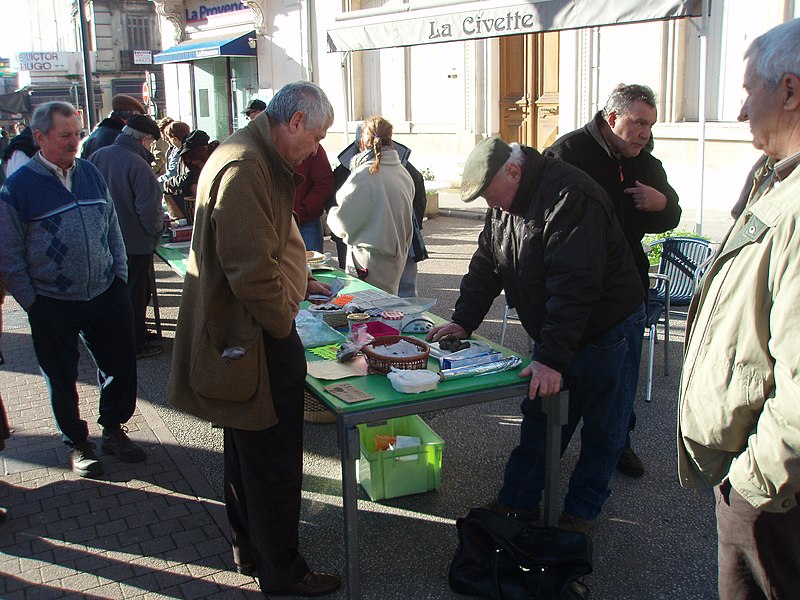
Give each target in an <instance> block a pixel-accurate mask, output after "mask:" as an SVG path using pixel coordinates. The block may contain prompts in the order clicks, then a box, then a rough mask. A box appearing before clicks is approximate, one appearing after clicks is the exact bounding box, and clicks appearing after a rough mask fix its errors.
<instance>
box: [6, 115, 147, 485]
mask: <svg viewBox="0 0 800 600" xmlns="http://www.w3.org/2000/svg"><path fill="white" fill-rule="evenodd" d="M31 128H32V129H33V135H34V138H35V140H36V143H37V144H38V145H39V147H40V148H41V150H40V151H39V152H37V153H36V155H35V156H34V157H33V159H31V160H30V161H29V162H28V163H27V164H25V165H24V166H23V167H21V168H20V169H19V170H17V171H16V172H15V173H14V174H13V175H12V176H11V177H9V178H8V180H6V182H5V185H3V188H2V189H0V239H2V244H0V275H2V277H3V278H4V279H5V282H6V287H7V288H8V291H9V292H11V293H12V294H13V296H14V298H15V299H16V300H17V302H19V304H20V305H21V306H22V308H23V309H24V310H25V311H26V312H27V313H28V321H29V322H30V326H31V336H32V338H33V346H34V349H35V351H36V357H37V359H38V361H39V366H40V368H41V370H42V374H43V375H44V377H45V380H46V382H47V386H48V388H49V389H50V399H51V404H52V406H53V412H54V414H55V418H56V423H57V425H58V427H59V429H60V430H61V433H62V434H63V436H64V442H65V443H66V444H67V445H68V446H69V447H70V448H71V453H70V460H71V463H72V469H73V471H74V472H75V473H76V474H78V475H80V476H81V477H93V476H97V475H100V474H102V472H103V465H102V463H100V461H98V459H97V457H96V456H95V453H94V449H93V444H92V443H90V442H89V440H88V438H89V429H88V426H87V423H86V421H84V420H82V419H81V418H80V412H79V409H78V392H77V388H76V381H77V377H78V358H79V354H78V347H77V341H78V337H79V336H80V338H81V339H82V340H83V342H84V344H85V345H86V348H87V349H88V350H89V352H90V354H91V355H92V358H93V359H94V361H95V363H96V365H97V373H98V382H99V384H100V417H99V419H98V423H100V425H101V426H102V427H103V437H102V445H101V447H102V449H103V451H104V452H106V453H108V454H115V455H116V456H117V457H118V458H119V459H120V460H123V461H125V462H138V461H142V460H144V458H145V451H144V449H143V448H141V447H140V446H139V445H137V444H135V443H134V442H132V441H131V440H130V438H128V436H127V434H126V430H125V429H124V428H123V427H122V424H123V423H126V422H127V421H128V420H129V419H130V418H131V416H132V415H133V412H134V410H135V408H136V355H135V348H134V339H133V311H132V309H131V303H130V300H129V298H128V292H127V287H126V281H127V277H128V269H127V266H126V260H125V244H124V242H123V240H122V234H121V233H120V229H119V224H118V222H117V215H116V212H115V211H114V204H113V202H112V201H111V198H110V195H109V193H108V187H107V186H106V183H105V181H104V180H103V176H102V175H101V174H100V172H99V171H98V170H97V168H96V167H95V166H94V165H92V164H91V163H90V162H88V161H85V160H82V159H78V158H76V154H77V152H78V141H79V135H80V130H81V124H80V120H79V118H78V115H77V112H76V111H75V108H74V107H73V106H72V105H71V104H68V103H66V102H48V103H46V104H42V105H40V106H39V107H37V109H36V111H35V112H34V113H33V118H32V119H31Z"/></svg>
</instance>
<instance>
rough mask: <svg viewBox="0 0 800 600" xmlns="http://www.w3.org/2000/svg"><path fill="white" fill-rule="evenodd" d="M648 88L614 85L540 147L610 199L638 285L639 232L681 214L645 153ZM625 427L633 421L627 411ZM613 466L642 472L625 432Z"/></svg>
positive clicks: (650, 113)
mask: <svg viewBox="0 0 800 600" xmlns="http://www.w3.org/2000/svg"><path fill="white" fill-rule="evenodd" d="M656 116H657V112H656V101H655V96H654V95H653V90H651V89H650V88H649V87H646V86H643V85H620V86H617V88H616V89H615V90H614V91H613V92H612V94H611V96H609V98H608V101H607V102H606V105H605V107H604V108H603V110H602V111H600V112H598V113H597V114H596V115H595V116H594V119H592V120H591V121H590V122H589V123H587V124H586V126H584V127H583V128H581V129H578V130H576V131H573V132H572V133H568V134H566V135H564V136H562V137H561V138H559V139H558V140H556V142H555V143H554V144H553V145H552V146H550V147H549V148H547V149H546V150H545V151H544V155H545V156H554V157H556V158H560V159H561V160H565V161H567V162H568V163H570V164H571V165H575V166H576V167H578V168H579V169H581V170H582V171H585V172H586V173H588V174H589V176H591V178H592V179H594V180H595V181H596V182H597V183H599V184H600V186H601V187H602V188H603V189H604V190H605V191H606V193H608V195H609V196H610V197H611V202H612V204H613V206H614V214H615V215H616V216H617V219H619V222H620V225H622V232H623V233H624V234H625V239H626V240H627V242H628V246H629V247H630V249H631V253H632V254H633V259H634V261H635V262H636V268H637V270H638V271H639V277H640V278H641V280H642V287H643V289H644V290H645V294H646V293H647V290H648V289H649V288H650V281H649V276H648V273H649V268H650V263H649V261H648V260H647V256H645V253H644V250H643V249H642V238H643V237H644V234H645V233H662V232H664V231H669V230H670V229H674V228H675V227H676V226H677V225H678V221H680V218H681V209H680V206H678V194H676V193H675V190H673V189H672V187H671V186H670V185H669V183H668V182H667V174H666V172H665V171H664V167H663V166H662V165H661V161H659V160H658V159H657V158H655V157H654V156H653V155H652V154H650V150H649V149H648V144H650V143H652V136H651V134H650V130H651V128H652V126H653V124H654V123H655V122H656ZM643 338H644V329H642V332H641V334H640V335H639V343H638V348H637V349H634V352H633V353H631V356H630V357H629V358H630V363H629V365H628V368H629V369H630V371H631V377H634V379H633V385H632V386H631V387H630V389H629V390H628V393H630V394H632V395H633V396H634V398H632V399H631V400H630V402H631V404H632V403H633V400H634V399H635V396H636V389H637V383H638V377H639V362H640V360H641V355H642V339H643ZM631 415H632V416H631V424H630V429H631V430H632V429H633V427H634V425H635V424H636V414H635V413H631ZM617 468H618V469H619V470H620V471H621V472H622V473H624V474H626V475H628V476H630V477H641V476H642V475H644V465H643V463H642V461H641V459H640V458H639V457H638V456H637V455H636V453H635V452H634V451H633V449H632V448H631V444H630V435H629V436H628V440H627V442H626V444H625V451H624V452H623V453H622V455H621V456H620V462H619V464H618V465H617Z"/></svg>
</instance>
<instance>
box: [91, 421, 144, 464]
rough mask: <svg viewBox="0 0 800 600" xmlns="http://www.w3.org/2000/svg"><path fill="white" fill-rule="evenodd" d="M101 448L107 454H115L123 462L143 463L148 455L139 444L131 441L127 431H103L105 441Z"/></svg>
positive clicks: (124, 429)
mask: <svg viewBox="0 0 800 600" xmlns="http://www.w3.org/2000/svg"><path fill="white" fill-rule="evenodd" d="M100 448H101V449H102V450H103V452H105V453H106V454H113V455H114V456H116V457H117V458H118V459H120V460H121V461H122V462H130V463H134V462H142V461H143V460H144V459H145V457H146V456H147V454H146V453H145V451H144V448H142V447H141V446H140V445H139V444H137V443H136V442H133V441H131V438H129V437H128V433H127V429H126V428H125V427H120V428H119V429H103V441H102V442H101V444H100Z"/></svg>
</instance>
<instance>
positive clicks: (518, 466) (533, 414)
mask: <svg viewBox="0 0 800 600" xmlns="http://www.w3.org/2000/svg"><path fill="white" fill-rule="evenodd" d="M644 320H645V312H644V306H640V307H639V308H638V309H636V310H635V311H634V312H633V313H632V314H631V315H630V316H629V317H627V318H626V319H625V320H623V321H621V322H620V323H618V324H617V325H616V326H614V327H613V328H611V329H610V330H609V331H607V332H605V333H603V334H601V335H599V336H597V337H596V338H595V339H593V340H592V342H591V343H589V344H587V345H585V346H583V347H582V348H580V349H579V350H578V352H577V353H576V354H575V357H574V359H573V361H572V363H571V364H570V365H569V367H567V368H566V369H565V371H564V373H563V374H562V375H563V377H564V382H565V384H566V386H567V388H568V389H569V417H568V420H567V424H566V425H564V426H563V427H562V428H561V453H562V454H563V453H564V450H565V449H566V447H567V446H568V445H569V441H570V439H571V438H572V434H573V433H574V432H575V428H576V427H577V425H578V423H579V422H580V421H581V419H583V428H582V429H581V450H580V457H579V458H578V462H577V464H576V465H575V469H574V470H573V471H572V476H571V477H570V480H569V489H568V491H567V496H566V498H565V500H564V510H565V512H568V513H570V514H573V515H575V516H578V517H581V518H583V519H595V518H597V516H598V515H599V514H600V511H601V509H602V508H603V504H604V503H605V501H606V500H607V499H608V497H609V496H610V495H611V491H610V490H609V488H608V484H609V482H610V480H611V475H612V474H613V473H614V469H615V467H616V464H617V460H619V456H620V454H621V453H622V450H623V447H624V444H625V438H626V435H627V433H628V422H629V420H630V415H631V409H632V405H633V397H634V395H635V392H634V394H630V393H627V391H628V390H629V386H630V385H632V384H631V382H630V381H629V379H630V369H629V368H628V363H627V361H628V360H631V359H632V357H633V355H635V354H636V352H635V348H636V342H635V340H636V337H637V336H638V335H640V334H639V332H640V331H642V328H643V327H644ZM639 343H640V344H641V342H639ZM533 357H534V360H536V349H534V353H533ZM522 415H523V419H522V428H521V430H520V442H519V445H518V446H517V447H516V448H515V449H514V450H513V451H512V453H511V456H510V457H509V459H508V463H507V464H506V470H505V480H504V482H503V488H502V489H501V490H500V494H499V500H500V502H501V503H503V504H505V505H506V506H509V507H512V508H519V509H532V508H534V507H537V506H539V503H540V501H541V498H542V490H543V489H544V470H545V458H546V453H545V434H546V428H547V417H546V415H545V414H544V413H543V412H542V410H541V399H540V398H539V397H538V396H537V397H536V398H533V399H531V398H525V399H524V400H523V401H522Z"/></svg>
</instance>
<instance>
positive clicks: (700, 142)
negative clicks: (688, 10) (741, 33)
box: [694, 0, 708, 235]
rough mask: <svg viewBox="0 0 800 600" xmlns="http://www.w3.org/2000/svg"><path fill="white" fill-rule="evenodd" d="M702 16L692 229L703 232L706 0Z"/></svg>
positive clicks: (706, 59)
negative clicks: (697, 198)
mask: <svg viewBox="0 0 800 600" xmlns="http://www.w3.org/2000/svg"><path fill="white" fill-rule="evenodd" d="M702 11H703V16H702V20H701V25H700V31H699V36H700V82H699V93H698V96H699V99H698V103H697V104H698V115H697V121H698V123H697V124H698V127H699V129H700V132H699V135H698V139H697V153H698V162H699V163H700V164H699V169H700V190H699V191H700V202H699V204H698V206H697V214H696V215H695V224H694V229H695V231H696V232H697V233H698V234H699V235H702V234H703V203H704V200H705V187H706V71H707V69H708V65H707V63H708V0H703V3H702Z"/></svg>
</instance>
